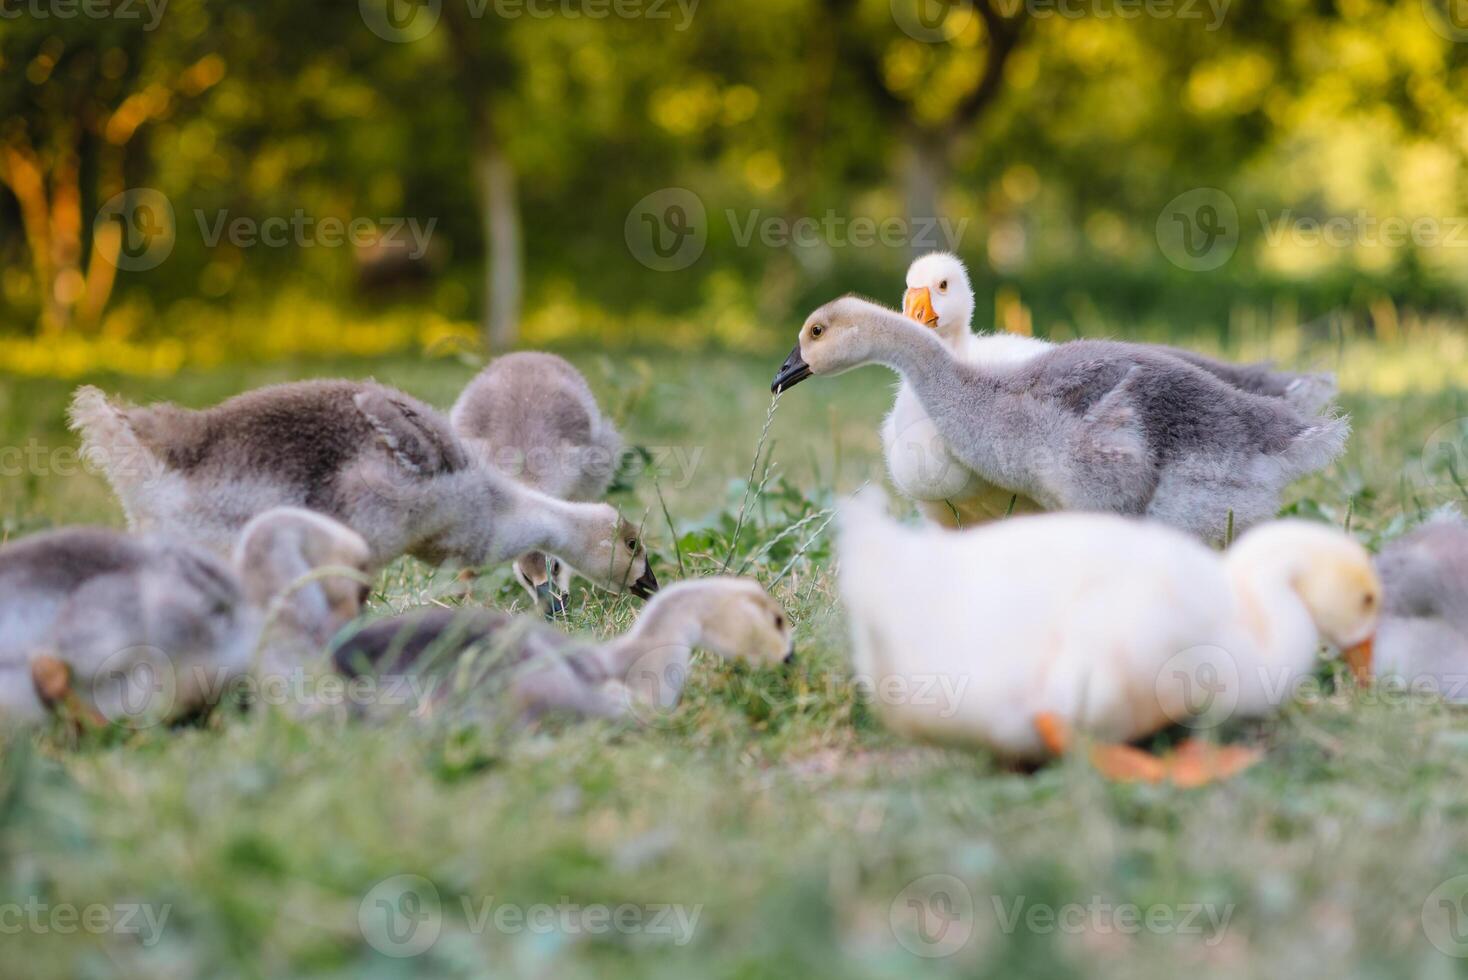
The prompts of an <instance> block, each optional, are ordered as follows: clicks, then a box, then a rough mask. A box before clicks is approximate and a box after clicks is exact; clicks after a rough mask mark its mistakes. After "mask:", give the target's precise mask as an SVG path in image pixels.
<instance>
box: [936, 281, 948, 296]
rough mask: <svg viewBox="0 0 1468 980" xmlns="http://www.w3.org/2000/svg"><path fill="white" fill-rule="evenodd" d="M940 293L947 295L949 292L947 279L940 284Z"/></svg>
mask: <svg viewBox="0 0 1468 980" xmlns="http://www.w3.org/2000/svg"><path fill="white" fill-rule="evenodd" d="M938 292H940V293H946V292H948V280H947V279H944V280H943V281H942V282H940V283H938Z"/></svg>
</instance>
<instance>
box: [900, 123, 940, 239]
mask: <svg viewBox="0 0 1468 980" xmlns="http://www.w3.org/2000/svg"><path fill="white" fill-rule="evenodd" d="M947 181H948V141H947V140H946V139H944V138H943V137H942V136H941V135H940V134H936V133H926V132H921V131H919V132H913V133H911V134H910V135H909V136H908V138H907V140H906V142H905V144H904V146H903V148H902V190H903V197H904V198H905V204H906V207H907V221H908V250H909V252H911V253H912V256H913V257H914V258H916V257H917V256H918V255H920V254H922V253H924V252H930V251H932V249H933V242H932V241H931V240H929V238H928V237H924V238H923V239H922V240H921V241H918V240H917V238H918V236H919V235H920V234H921V233H924V232H929V230H930V229H931V228H932V227H933V223H934V222H935V221H936V220H937V219H940V218H942V217H943V189H944V186H945V185H946V184H947Z"/></svg>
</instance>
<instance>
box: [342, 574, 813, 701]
mask: <svg viewBox="0 0 1468 980" xmlns="http://www.w3.org/2000/svg"><path fill="white" fill-rule="evenodd" d="M791 629H792V625H791V623H790V620H789V619H788V618H787V617H786V616H785V613H784V611H783V610H782V609H781V608H780V606H779V604H778V603H776V602H775V600H774V599H772V598H770V596H769V594H768V593H766V592H765V590H764V589H763V588H762V587H761V586H760V584H759V583H758V582H756V581H754V580H753V579H744V578H733V577H716V578H706V579H696V580H692V581H684V582H678V583H676V584H674V585H671V586H669V587H668V588H666V589H664V590H662V591H661V592H659V593H658V595H657V596H656V597H655V598H654V599H653V600H652V601H651V602H649V603H648V604H647V607H646V608H645V609H644V610H643V612H642V615H641V616H639V617H638V619H637V623H636V624H635V625H634V626H633V628H632V629H631V630H629V631H628V632H627V633H626V634H625V635H623V636H621V637H619V638H617V639H614V640H611V641H608V642H606V643H591V642H588V641H586V640H582V639H577V638H574V637H570V636H567V635H566V634H565V633H562V632H561V631H559V630H557V629H555V628H554V627H552V626H549V625H547V624H545V623H544V622H540V621H538V620H536V619H533V618H531V617H528V616H510V615H507V614H505V613H500V612H493V611H489V610H482V609H466V610H458V611H455V610H446V609H436V608H435V609H423V610H417V611H414V612H410V613H406V614H404V615H401V616H396V617H393V618H391V619H387V620H382V621H379V622H377V623H373V624H372V625H370V626H368V627H366V628H365V629H363V630H361V631H360V632H358V633H357V634H355V635H354V636H350V637H347V638H346V639H345V640H344V641H343V643H342V644H341V646H340V647H339V648H338V649H337V651H336V653H335V654H334V660H335V662H336V665H337V668H338V670H340V671H341V672H342V673H344V674H346V675H347V676H349V677H358V676H364V675H366V676H372V677H375V678H376V679H378V680H379V681H380V682H383V683H382V686H381V687H380V689H382V690H394V691H407V690H415V688H414V687H413V685H407V684H393V683H391V682H392V681H393V680H394V679H401V678H402V677H404V676H405V675H412V674H417V675H419V676H430V677H436V678H437V680H436V681H434V682H433V683H432V685H431V687H430V689H429V690H428V691H427V693H426V695H425V699H424V701H423V702H422V703H420V704H418V705H417V706H416V707H417V708H418V709H419V710H431V709H433V708H435V707H436V706H438V705H440V704H443V703H445V702H446V701H447V700H448V698H449V697H450V695H451V693H452V691H453V690H454V689H455V686H456V685H457V684H465V685H466V686H467V688H468V689H469V690H470V691H472V692H474V693H476V694H484V693H486V691H489V690H492V691H498V692H505V693H507V694H508V697H509V701H510V705H511V710H512V712H513V713H514V715H515V716H516V718H517V719H519V720H533V719H535V718H538V717H540V716H542V715H545V714H548V713H552V712H554V713H561V714H571V715H575V716H579V717H588V718H621V717H624V716H627V715H629V714H631V715H633V716H634V717H636V718H638V719H640V720H647V719H648V718H649V717H650V716H656V714H657V713H658V712H665V711H670V710H672V709H673V708H675V707H676V706H677V704H678V701H679V698H680V697H681V696H682V691H683V684H684V681H685V680H686V679H687V676H688V670H689V662H690V658H691V657H692V654H693V651H694V649H695V648H702V649H707V650H709V651H710V652H712V653H714V654H715V655H717V656H720V657H724V658H729V659H739V660H745V661H749V662H751V663H756V664H773V663H778V662H781V661H787V662H788V661H789V660H790V658H791V657H792V656H793V653H792V646H791ZM476 651H477V652H478V653H479V654H481V655H482V660H480V661H476V662H472V663H466V658H465V655H466V654H471V653H474V652H476ZM466 676H467V677H468V680H467V682H466V681H465V677H466ZM395 706H396V705H395Z"/></svg>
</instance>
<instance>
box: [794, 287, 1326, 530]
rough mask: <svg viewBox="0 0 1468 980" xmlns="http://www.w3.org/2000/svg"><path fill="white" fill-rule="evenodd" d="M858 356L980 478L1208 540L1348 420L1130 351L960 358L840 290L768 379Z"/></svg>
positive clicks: (839, 367)
mask: <svg viewBox="0 0 1468 980" xmlns="http://www.w3.org/2000/svg"><path fill="white" fill-rule="evenodd" d="M867 364H881V365H884V366H886V367H889V368H891V369H892V370H894V371H896V372H897V373H898V374H899V375H901V377H902V379H903V380H904V381H905V382H907V383H908V384H909V385H911V386H912V389H913V391H914V392H915V393H916V394H917V396H918V400H919V401H920V402H921V403H922V405H923V408H924V410H925V411H926V412H927V413H928V415H929V417H930V418H931V419H932V420H933V424H934V426H935V427H936V428H937V430H938V434H939V435H940V436H942V438H943V440H944V442H945V443H946V444H947V446H948V449H949V451H950V452H951V453H952V454H953V456H954V458H955V459H957V460H958V461H959V462H961V463H962V464H963V465H964V466H966V467H968V468H969V469H971V470H973V471H974V472H975V473H977V474H978V475H979V476H980V477H981V478H983V479H984V480H986V481H987V482H989V483H992V484H994V485H995V486H998V487H1002V488H1003V489H1005V490H1008V491H1010V492H1011V493H1015V494H1020V495H1023V496H1025V497H1028V498H1030V499H1031V500H1033V501H1035V502H1036V503H1037V504H1039V505H1040V506H1041V507H1043V508H1045V509H1046V510H1085V511H1109V512H1113V513H1119V514H1130V515H1136V516H1149V517H1153V518H1156V519H1158V520H1160V521H1163V522H1165V523H1168V524H1171V525H1173V526H1175V527H1179V528H1182V529H1184V530H1187V531H1190V532H1192V533H1194V534H1197V535H1199V536H1201V537H1204V538H1207V539H1209V540H1221V539H1222V538H1223V537H1224V536H1225V535H1226V533H1227V530H1228V528H1229V526H1230V523H1231V522H1232V524H1233V525H1234V526H1235V527H1237V528H1246V527H1249V526H1250V525H1252V524H1255V523H1257V522H1258V521H1261V520H1264V519H1267V518H1269V517H1272V516H1274V514H1276V513H1277V512H1278V510H1279V506H1280V496H1281V494H1282V492H1283V490H1284V487H1285V486H1286V485H1287V484H1288V483H1290V482H1291V481H1293V480H1295V479H1298V478H1299V477H1301V476H1304V475H1306V474H1308V473H1311V472H1314V471H1316V470H1318V469H1321V468H1323V467H1325V466H1327V465H1328V464H1330V463H1331V462H1332V461H1333V460H1335V459H1336V458H1337V457H1338V456H1339V455H1340V454H1341V452H1342V450H1343V449H1344V448H1345V442H1346V436H1347V434H1348V433H1349V429H1350V427H1349V425H1348V424H1347V422H1346V421H1345V420H1344V419H1325V418H1311V419H1308V420H1307V419H1305V418H1304V417H1302V416H1301V415H1300V413H1298V412H1297V411H1296V410H1295V409H1293V408H1291V407H1290V406H1289V405H1288V404H1287V403H1285V402H1284V401H1283V400H1281V399H1278V398H1264V397H1261V396H1258V395H1251V394H1248V393H1246V392H1242V391H1239V390H1238V389H1237V388H1234V387H1231V386H1229V385H1227V384H1224V383H1223V382H1222V381H1220V380H1218V379H1217V378H1216V377H1214V376H1213V375H1211V374H1209V373H1207V372H1206V371H1203V370H1201V369H1199V368H1196V367H1194V366H1192V365H1190V364H1187V363H1184V362H1182V361H1179V360H1178V359H1176V358H1174V357H1170V356H1168V355H1166V354H1161V353H1158V352H1156V351H1151V350H1148V349H1146V348H1144V347H1139V346H1136V345H1128V344H1117V343H1110V342H1106V341H1092V340H1078V341H1073V342H1071V343H1068V344H1061V345H1058V346H1056V347H1054V348H1052V349H1051V350H1049V351H1047V352H1045V353H1044V354H1040V355H1038V356H1036V357H1033V358H1031V359H1030V360H1028V361H1026V362H1024V363H1023V364H1021V365H1019V366H1017V367H1012V368H1002V369H1001V368H990V367H985V366H982V365H974V364H966V363H964V362H963V361H961V360H959V359H958V358H956V357H955V356H954V355H953V354H952V352H951V351H950V350H949V349H948V348H947V347H946V346H944V344H943V342H942V341H941V340H939V339H938V338H937V337H936V336H934V335H933V333H932V331H930V330H927V329H924V328H923V327H921V326H919V325H918V324H916V323H914V322H912V321H911V320H909V319H907V318H906V317H903V316H901V315H900V314H897V313H895V312H893V311H892V310H889V309H887V308H885V307H883V306H879V305H878V304H876V303H872V302H870V301H867V300H863V299H860V298H858V297H853V296H848V297H843V298H841V299H838V300H834V301H832V302H830V303H827V304H826V305H825V306H823V307H821V308H820V309H818V310H816V311H815V312H814V313H812V314H811V315H810V316H809V317H808V318H807V320H806V322H805V325H804V326H803V327H802V328H801V331H800V339H799V341H798V342H797V344H796V346H795V349H794V350H793V351H791V353H790V356H789V357H788V358H787V359H786V361H785V363H784V364H783V365H782V366H781V368H780V371H779V373H778V374H777V375H776V377H775V380H774V382H773V384H772V385H771V387H772V389H774V390H777V391H779V390H783V389H785V388H788V387H790V386H792V385H795V384H798V383H799V382H801V381H803V380H804V379H806V378H808V377H811V376H813V375H828V374H840V373H842V372H844V371H849V370H852V369H854V368H858V367H862V366H864V365H867Z"/></svg>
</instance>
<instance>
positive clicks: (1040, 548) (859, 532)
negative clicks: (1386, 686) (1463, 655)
mask: <svg viewBox="0 0 1468 980" xmlns="http://www.w3.org/2000/svg"><path fill="white" fill-rule="evenodd" d="M837 551H838V555H839V558H840V590H841V596H842V599H843V601H844V603H845V606H846V610H847V615H848V617H849V620H850V623H851V631H852V640H853V644H852V645H853V660H854V665H855V668H856V672H857V674H858V676H859V677H860V678H861V679H862V680H863V681H864V682H865V683H868V684H870V685H872V686H873V687H874V688H875V690H876V691H878V692H880V691H890V690H911V689H912V688H911V685H912V684H913V683H915V682H917V681H923V682H924V683H925V685H926V686H925V688H924V689H925V690H932V689H935V688H936V689H937V690H940V691H943V692H946V693H945V696H941V697H926V698H902V699H891V698H882V697H878V698H877V699H876V709H877V711H878V713H879V714H880V715H881V716H882V718H883V720H884V721H885V723H886V724H887V725H888V726H889V727H891V728H892V729H894V730H896V731H898V732H901V733H903V734H907V735H910V736H914V737H917V738H920V739H925V740H931V741H937V742H943V743H952V744H959V745H981V746H984V747H986V748H988V749H989V750H991V751H992V752H993V753H994V754H995V755H996V756H998V757H999V758H1000V759H1003V760H1007V761H1014V762H1036V761H1041V760H1044V759H1046V758H1049V757H1052V756H1054V755H1058V754H1061V753H1063V752H1065V751H1066V750H1068V749H1069V748H1070V747H1071V746H1072V745H1073V742H1074V738H1075V736H1076V734H1078V733H1086V734H1088V735H1090V736H1092V737H1094V738H1095V739H1097V740H1098V741H1099V742H1100V744H1099V745H1098V747H1097V750H1096V751H1095V752H1093V756H1092V757H1093V761H1094V762H1095V763H1096V765H1097V766H1098V768H1100V769H1101V770H1102V772H1103V773H1105V774H1107V775H1108V776H1112V777H1114V778H1117V779H1142V780H1147V781H1160V780H1163V779H1169V780H1172V781H1173V782H1177V783H1180V784H1193V783H1197V782H1205V781H1207V780H1208V779H1211V778H1214V777H1216V776H1220V775H1226V774H1228V773H1230V772H1233V771H1236V770H1238V769H1241V768H1243V767H1245V766H1247V765H1248V764H1250V763H1252V762H1253V761H1254V759H1255V758H1257V753H1255V752H1253V751H1252V750H1248V749H1220V750H1216V751H1212V752H1210V751H1208V750H1206V749H1203V748H1202V746H1201V744H1200V743H1193V744H1191V745H1189V746H1187V747H1186V748H1180V749H1179V752H1178V754H1177V756H1175V757H1165V758H1158V757H1155V756H1152V755H1150V754H1147V753H1144V752H1141V751H1139V750H1136V749H1132V748H1129V747H1127V746H1125V745H1123V744H1121V743H1123V742H1126V741H1130V740H1132V739H1137V738H1141V737H1144V736H1147V735H1150V734H1152V733H1154V732H1157V731H1160V730H1162V729H1163V728H1166V727H1168V726H1170V725H1173V724H1184V725H1190V726H1194V727H1211V726H1213V725H1216V724H1218V723H1219V722H1221V721H1223V720H1225V719H1226V718H1227V717H1240V718H1249V717H1263V716H1267V715H1270V714H1273V713H1275V712H1277V711H1278V710H1280V709H1281V708H1282V707H1283V705H1284V704H1285V703H1286V702H1288V701H1289V700H1290V699H1291V698H1292V697H1293V695H1294V694H1295V692H1296V689H1297V685H1298V684H1299V683H1300V682H1301V681H1302V680H1303V679H1305V678H1307V677H1308V676H1310V674H1311V672H1312V670H1313V668H1314V665H1315V663H1316V656H1317V651H1318V647H1319V642H1320V639H1321V638H1322V637H1323V638H1324V639H1325V640H1327V641H1328V642H1330V643H1332V644H1334V645H1336V646H1337V647H1339V648H1341V649H1342V650H1343V651H1347V652H1348V655H1347V660H1348V662H1349V663H1350V664H1351V667H1352V669H1353V670H1354V671H1355V672H1356V675H1357V678H1358V680H1363V681H1364V680H1365V679H1367V678H1369V676H1370V670H1371V662H1370V651H1369V641H1370V638H1371V636H1372V632H1373V630H1374V629H1375V627H1376V621H1377V614H1378V611H1379V605H1380V602H1379V599H1380V595H1381V587H1380V583H1379V582H1378V581H1377V578H1376V575H1375V573H1374V572H1373V570H1372V567H1371V561H1370V557H1369V556H1368V555H1367V554H1366V552H1365V550H1364V549H1363V548H1362V547H1361V546H1360V545H1359V544H1357V543H1356V542H1355V541H1353V540H1352V539H1351V538H1349V537H1347V536H1346V535H1344V534H1342V533H1341V532H1339V531H1337V530H1335V529H1333V528H1330V527H1326V526H1324V525H1316V524H1308V523H1305V522H1302V521H1277V522H1273V523H1270V524H1265V525H1262V526H1260V527H1258V528H1256V529H1254V530H1252V531H1250V532H1249V533H1248V534H1246V535H1244V536H1243V537H1242V538H1240V539H1239V541H1238V542H1237V543H1236V544H1234V545H1233V547H1231V548H1230V549H1229V550H1228V551H1227V552H1226V553H1225V554H1223V555H1220V554H1218V553H1216V552H1214V551H1212V550H1211V549H1209V548H1208V547H1206V546H1205V545H1203V544H1202V543H1200V542H1198V541H1196V540H1194V539H1193V538H1190V537H1188V536H1187V535H1184V534H1182V533H1180V532H1178V531H1175V530H1173V529H1171V528H1167V527H1164V526H1162V525H1160V524H1155V523H1148V522H1142V521H1136V520H1131V519H1127V518H1122V517H1115V516H1112V515H1105V514H1042V515H1036V516H1031V517H1020V518H1015V519H1014V520H1010V521H1002V522H1000V523H997V524H991V525H988V526H985V527H982V528H976V529H973V530H969V531H961V532H956V533H955V532H952V531H945V530H942V529H939V528H935V527H922V528H907V527H903V526H900V525H898V524H897V523H895V522H894V521H892V520H891V519H890V518H888V517H887V516H886V513H885V509H884V507H883V506H882V503H881V501H880V499H879V498H878V499H872V498H870V497H869V496H868V495H863V496H862V497H861V498H859V499H857V500H855V501H852V502H849V503H847V504H846V505H844V506H843V509H842V511H841V528H840V535H839V540H838V544H837ZM935 680H936V681H937V682H938V683H937V684H934V683H933V682H934V681H935ZM1200 694H1201V695H1202V696H1200Z"/></svg>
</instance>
